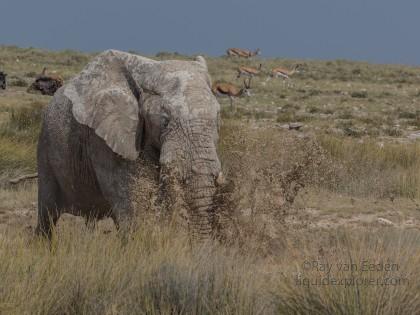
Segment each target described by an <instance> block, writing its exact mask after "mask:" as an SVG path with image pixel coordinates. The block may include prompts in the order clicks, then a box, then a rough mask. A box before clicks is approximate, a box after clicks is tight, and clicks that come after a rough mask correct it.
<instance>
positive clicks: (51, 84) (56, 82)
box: [28, 68, 63, 95]
mask: <svg viewBox="0 0 420 315" xmlns="http://www.w3.org/2000/svg"><path fill="white" fill-rule="evenodd" d="M46 72H47V68H44V69H43V70H42V73H41V74H40V75H38V76H37V77H36V78H35V81H34V82H33V83H32V84H31V86H30V87H29V88H28V92H36V91H38V92H41V94H42V95H54V93H55V92H56V91H57V90H58V89H59V88H60V87H62V86H63V79H62V78H61V77H60V76H55V75H47V73H46Z"/></svg>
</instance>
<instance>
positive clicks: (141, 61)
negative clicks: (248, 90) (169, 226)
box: [37, 50, 221, 238]
mask: <svg viewBox="0 0 420 315" xmlns="http://www.w3.org/2000/svg"><path fill="white" fill-rule="evenodd" d="M210 87H211V82H210V77H209V75H208V72H207V65H206V62H205V60H204V58H202V57H197V58H196V61H162V62H158V61H153V60H150V59H147V58H143V57H140V56H137V55H132V54H128V53H124V52H120V51H115V50H109V51H105V52H104V53H102V54H100V55H99V56H98V57H96V58H95V59H94V60H93V61H92V62H90V63H89V64H88V65H87V66H86V67H85V68H84V69H83V71H82V72H81V73H80V74H79V75H78V76H77V77H75V78H74V79H73V80H71V81H70V82H69V83H67V84H66V85H65V86H63V87H62V88H60V89H59V90H58V91H57V92H56V94H55V96H54V98H53V100H52V101H51V103H50V104H49V105H48V106H47V108H46V109H45V112H44V119H43V124H42V130H41V134H40V138H39V144H38V173H39V181H38V182H39V192H38V194H39V201H38V226H37V232H38V233H41V234H44V235H46V236H48V237H50V236H51V228H52V226H53V225H54V224H55V223H56V222H57V220H58V218H59V216H60V214H61V213H63V212H67V213H72V214H74V215H81V216H84V217H85V218H86V219H101V218H104V217H111V218H112V219H113V220H114V222H115V224H116V225H117V227H121V226H122V225H124V226H128V225H129V223H130V222H131V221H132V216H133V215H134V209H133V203H132V199H133V196H132V189H131V187H132V185H133V182H134V179H136V176H137V175H136V169H138V166H139V163H141V161H140V159H139V154H143V155H145V156H147V158H148V159H152V160H154V161H155V162H156V163H157V164H158V165H159V166H160V187H163V188H164V187H165V183H166V181H167V179H168V176H170V175H174V176H175V177H176V179H177V182H179V183H181V187H182V188H183V189H184V191H185V192H186V194H185V195H186V196H188V198H187V205H188V209H189V214H190V217H189V225H190V230H191V232H192V233H193V235H195V237H199V238H207V237H209V236H210V235H211V233H212V229H213V224H214V222H213V220H214V213H213V211H214V197H215V192H216V186H217V183H219V179H220V176H221V173H220V170H221V168H220V162H219V159H218V156H217V152H216V144H217V141H218V123H219V122H218V119H219V109H220V105H219V104H218V102H217V100H216V98H215V97H214V96H213V94H212V92H211V88H210ZM136 182H139V183H140V184H141V178H140V180H137V181H136ZM165 191H167V190H166V189H165Z"/></svg>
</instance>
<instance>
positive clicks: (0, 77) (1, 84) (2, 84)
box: [0, 71, 7, 90]
mask: <svg viewBox="0 0 420 315" xmlns="http://www.w3.org/2000/svg"><path fill="white" fill-rule="evenodd" d="M6 77H7V74H6V73H4V72H2V71H0V89H3V90H5V89H6V86H7V82H6Z"/></svg>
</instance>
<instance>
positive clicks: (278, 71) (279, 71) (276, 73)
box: [270, 64, 301, 86]
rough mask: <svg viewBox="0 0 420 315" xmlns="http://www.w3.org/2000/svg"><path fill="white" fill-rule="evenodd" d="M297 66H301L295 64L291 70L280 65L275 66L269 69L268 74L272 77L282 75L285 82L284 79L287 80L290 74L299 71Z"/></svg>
mask: <svg viewBox="0 0 420 315" xmlns="http://www.w3.org/2000/svg"><path fill="white" fill-rule="evenodd" d="M299 68H301V65H300V64H295V65H294V66H293V68H292V69H291V70H289V69H286V68H282V67H277V68H274V69H273V70H271V75H270V76H271V77H272V78H278V77H282V78H283V83H285V80H288V81H289V80H290V77H291V76H292V75H294V74H295V73H299ZM289 84H290V83H289V82H288V86H289Z"/></svg>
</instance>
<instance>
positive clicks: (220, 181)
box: [216, 172, 226, 186]
mask: <svg viewBox="0 0 420 315" xmlns="http://www.w3.org/2000/svg"><path fill="white" fill-rule="evenodd" d="M225 182H226V180H225V177H224V176H223V173H222V172H220V173H219V175H217V178H216V185H217V186H222V185H223V184H224V183H225Z"/></svg>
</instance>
